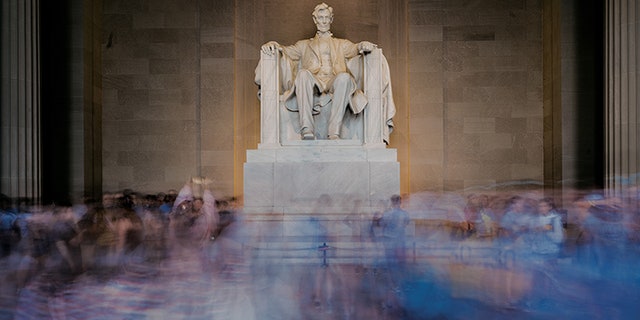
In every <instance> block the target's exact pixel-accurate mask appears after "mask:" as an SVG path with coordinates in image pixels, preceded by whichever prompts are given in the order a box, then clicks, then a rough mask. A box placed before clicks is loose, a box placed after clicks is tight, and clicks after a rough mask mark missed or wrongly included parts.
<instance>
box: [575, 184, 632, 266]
mask: <svg viewBox="0 0 640 320" xmlns="http://www.w3.org/2000/svg"><path fill="white" fill-rule="evenodd" d="M586 200H587V202H589V203H590V207H589V209H588V216H587V217H586V218H585V220H584V226H583V227H584V230H585V231H586V232H587V234H588V235H589V236H590V239H591V243H590V248H591V249H592V253H593V257H592V258H593V259H594V261H593V263H594V267H596V269H597V270H599V271H600V272H606V273H609V274H612V273H614V272H616V270H615V267H616V266H618V264H617V262H618V261H620V260H621V259H623V258H624V256H625V255H626V254H627V253H626V248H627V242H628V236H629V233H628V230H627V228H626V224H625V222H624V215H623V212H622V210H621V208H620V207H619V206H617V205H615V204H613V205H612V204H609V203H607V202H606V201H605V198H604V197H603V196H601V195H599V194H591V195H589V196H587V197H586Z"/></svg>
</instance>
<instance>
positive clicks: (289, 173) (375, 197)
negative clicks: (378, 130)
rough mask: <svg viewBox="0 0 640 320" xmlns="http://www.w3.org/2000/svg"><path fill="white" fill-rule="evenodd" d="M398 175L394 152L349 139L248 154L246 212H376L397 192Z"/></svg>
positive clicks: (303, 143) (250, 213) (342, 213)
mask: <svg viewBox="0 0 640 320" xmlns="http://www.w3.org/2000/svg"><path fill="white" fill-rule="evenodd" d="M399 170H400V165H399V163H398V161H397V155H396V150H395V149H386V148H367V147H364V146H362V145H359V144H357V143H356V142H351V141H349V140H315V141H300V142H299V144H298V145H290V146H287V147H281V148H261V149H260V148H259V149H257V150H249V151H247V162H246V163H245V164H244V211H245V213H246V214H247V215H248V216H251V215H256V214H268V215H284V216H287V215H288V216H290V217H293V216H296V215H301V216H304V217H308V216H309V215H312V216H315V215H325V216H326V215H344V214H350V213H354V211H364V212H372V211H371V210H380V208H379V207H380V206H381V203H382V201H386V200H388V199H389V197H390V196H391V195H393V194H399V192H400V178H399V177H400V175H399Z"/></svg>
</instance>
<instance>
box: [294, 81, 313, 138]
mask: <svg viewBox="0 0 640 320" xmlns="http://www.w3.org/2000/svg"><path fill="white" fill-rule="evenodd" d="M295 85H296V102H297V103H298V113H299V114H300V131H301V134H302V139H304V140H312V139H314V127H313V93H314V86H315V79H314V77H313V74H311V72H309V70H304V69H303V70H300V71H298V75H297V76H296V80H295Z"/></svg>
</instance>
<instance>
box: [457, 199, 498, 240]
mask: <svg viewBox="0 0 640 320" xmlns="http://www.w3.org/2000/svg"><path fill="white" fill-rule="evenodd" d="M464 214H465V220H464V221H463V222H462V223H461V224H460V227H459V228H460V229H461V230H460V232H461V233H462V236H463V237H464V238H467V237H470V236H474V237H476V238H481V239H491V238H493V237H494V236H495V234H496V233H497V222H496V217H495V214H494V213H493V212H492V211H491V209H490V208H489V197H488V196H487V195H484V194H481V195H477V194H472V195H470V196H469V197H468V201H467V205H466V206H465V208H464Z"/></svg>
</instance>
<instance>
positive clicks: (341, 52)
mask: <svg viewBox="0 0 640 320" xmlns="http://www.w3.org/2000/svg"><path fill="white" fill-rule="evenodd" d="M312 16H313V21H314V23H315V24H316V28H317V33H316V35H315V36H314V37H313V38H311V39H305V40H300V41H298V42H296V43H295V44H294V45H290V46H281V45H280V44H279V43H277V42H275V41H270V42H267V43H266V44H264V45H263V46H262V48H261V51H262V57H261V60H260V64H259V65H258V67H257V68H256V80H255V82H256V84H258V85H259V86H261V90H263V91H264V88H262V87H263V84H264V83H265V82H267V81H274V80H275V81H277V82H278V85H277V90H278V97H277V103H278V104H279V105H280V104H283V105H284V106H285V107H286V109H287V110H288V111H289V112H295V113H297V114H298V117H297V118H298V119H297V120H298V123H297V124H294V127H295V128H296V132H297V133H298V134H299V137H300V139H303V140H314V139H330V140H337V139H352V137H353V135H354V134H353V132H351V131H353V130H347V129H345V124H344V122H347V121H350V120H345V117H349V116H354V115H355V116H356V118H357V116H358V115H360V114H362V112H363V110H364V109H365V108H368V109H370V108H373V107H372V106H371V104H370V103H369V102H370V98H371V97H368V96H366V95H365V94H367V95H368V93H367V92H366V91H367V90H366V89H365V88H364V87H365V84H364V82H366V81H365V78H366V74H367V71H368V68H369V67H368V65H367V62H366V60H365V58H364V55H365V54H368V53H370V52H372V51H374V50H377V51H379V49H377V46H376V45H375V44H373V43H370V42H367V41H362V42H360V43H357V44H355V43H353V42H351V41H349V40H345V39H339V38H335V37H333V34H332V33H331V32H330V31H329V29H330V27H331V23H332V22H333V8H331V7H330V6H328V5H327V4H325V3H322V4H319V5H317V6H316V7H315V9H314V11H313V14H312ZM279 54H281V57H280V59H279V60H276V63H277V67H275V68H274V69H277V70H274V71H273V72H274V73H276V74H277V75H276V77H277V78H276V79H264V77H265V75H264V73H263V72H261V65H263V64H264V63H265V61H264V60H265V57H273V56H278V55H279ZM378 60H379V61H380V63H379V65H380V66H381V68H380V70H379V71H374V72H370V73H371V75H373V76H377V77H378V78H377V79H376V80H377V81H378V82H379V83H380V84H381V85H382V88H378V89H375V90H374V91H380V98H379V99H377V100H381V101H378V102H379V103H376V104H377V105H376V108H378V109H381V110H376V111H375V112H374V113H375V114H378V115H380V119H379V121H377V122H378V124H377V125H374V127H378V126H380V130H379V131H380V135H381V137H382V140H383V141H384V142H385V143H387V144H388V141H389V140H388V136H389V133H390V132H391V130H392V129H393V121H392V118H393V115H394V114H395V106H394V104H393V98H392V95H391V85H390V81H389V70H388V65H387V63H386V60H385V59H384V57H383V56H382V54H381V53H380V54H379V59H378ZM294 75H295V76H294ZM269 77H270V78H271V77H272V76H271V75H269ZM373 82H375V81H373ZM363 90H364V92H363ZM262 94H264V92H262ZM261 99H263V98H261ZM262 103H263V104H264V99H263V101H262ZM263 108H264V107H263ZM263 112H264V110H263ZM277 112H280V110H279V108H278V110H277ZM366 112H368V111H366ZM321 113H323V114H324V116H323V117H320V116H319V115H320V114H321ZM281 118H284V119H286V118H288V117H281ZM289 118H290V117H289ZM360 118H362V117H360ZM320 119H322V121H326V123H317V121H319V120H320ZM359 123H360V125H359V126H360V128H361V129H360V130H361V131H364V130H366V129H364V128H365V127H366V125H364V123H367V121H366V120H362V119H359ZM263 125H264V124H263ZM262 130H265V128H262ZM372 130H373V128H372ZM347 131H349V132H347ZM362 135H365V136H366V135H367V133H363V134H362ZM380 142H382V141H380Z"/></svg>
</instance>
